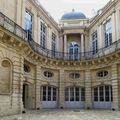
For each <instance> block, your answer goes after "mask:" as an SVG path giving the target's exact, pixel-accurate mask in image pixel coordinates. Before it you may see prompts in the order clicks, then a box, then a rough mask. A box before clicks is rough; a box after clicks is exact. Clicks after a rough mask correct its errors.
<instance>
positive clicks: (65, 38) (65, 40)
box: [64, 34, 67, 53]
mask: <svg viewBox="0 0 120 120" xmlns="http://www.w3.org/2000/svg"><path fill="white" fill-rule="evenodd" d="M64 52H65V53H66V52H67V35H66V34H65V35H64Z"/></svg>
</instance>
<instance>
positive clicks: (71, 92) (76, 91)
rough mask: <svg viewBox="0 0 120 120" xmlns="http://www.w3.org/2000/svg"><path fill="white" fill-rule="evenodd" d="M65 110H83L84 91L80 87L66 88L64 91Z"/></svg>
mask: <svg viewBox="0 0 120 120" xmlns="http://www.w3.org/2000/svg"><path fill="white" fill-rule="evenodd" d="M64 106H65V108H84V107H85V89H84V88H81V87H67V88H66V89H65V105H64Z"/></svg>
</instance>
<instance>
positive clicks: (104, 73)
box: [97, 70, 108, 77]
mask: <svg viewBox="0 0 120 120" xmlns="http://www.w3.org/2000/svg"><path fill="white" fill-rule="evenodd" d="M107 75H108V71H106V70H103V71H99V72H98V73H97V76H98V77H106V76H107Z"/></svg>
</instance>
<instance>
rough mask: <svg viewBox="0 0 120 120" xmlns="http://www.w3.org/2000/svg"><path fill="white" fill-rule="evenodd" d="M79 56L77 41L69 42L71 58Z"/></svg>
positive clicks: (75, 58)
mask: <svg viewBox="0 0 120 120" xmlns="http://www.w3.org/2000/svg"><path fill="white" fill-rule="evenodd" d="M78 57H79V45H78V43H76V42H71V43H70V44H69V59H72V60H77V59H78Z"/></svg>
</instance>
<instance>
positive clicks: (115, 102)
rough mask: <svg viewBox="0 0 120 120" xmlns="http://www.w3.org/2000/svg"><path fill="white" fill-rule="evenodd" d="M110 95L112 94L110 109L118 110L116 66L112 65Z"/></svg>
mask: <svg viewBox="0 0 120 120" xmlns="http://www.w3.org/2000/svg"><path fill="white" fill-rule="evenodd" d="M111 79H112V93H113V104H112V108H114V109H116V110H118V108H119V83H118V75H117V64H114V65H112V77H111Z"/></svg>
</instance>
